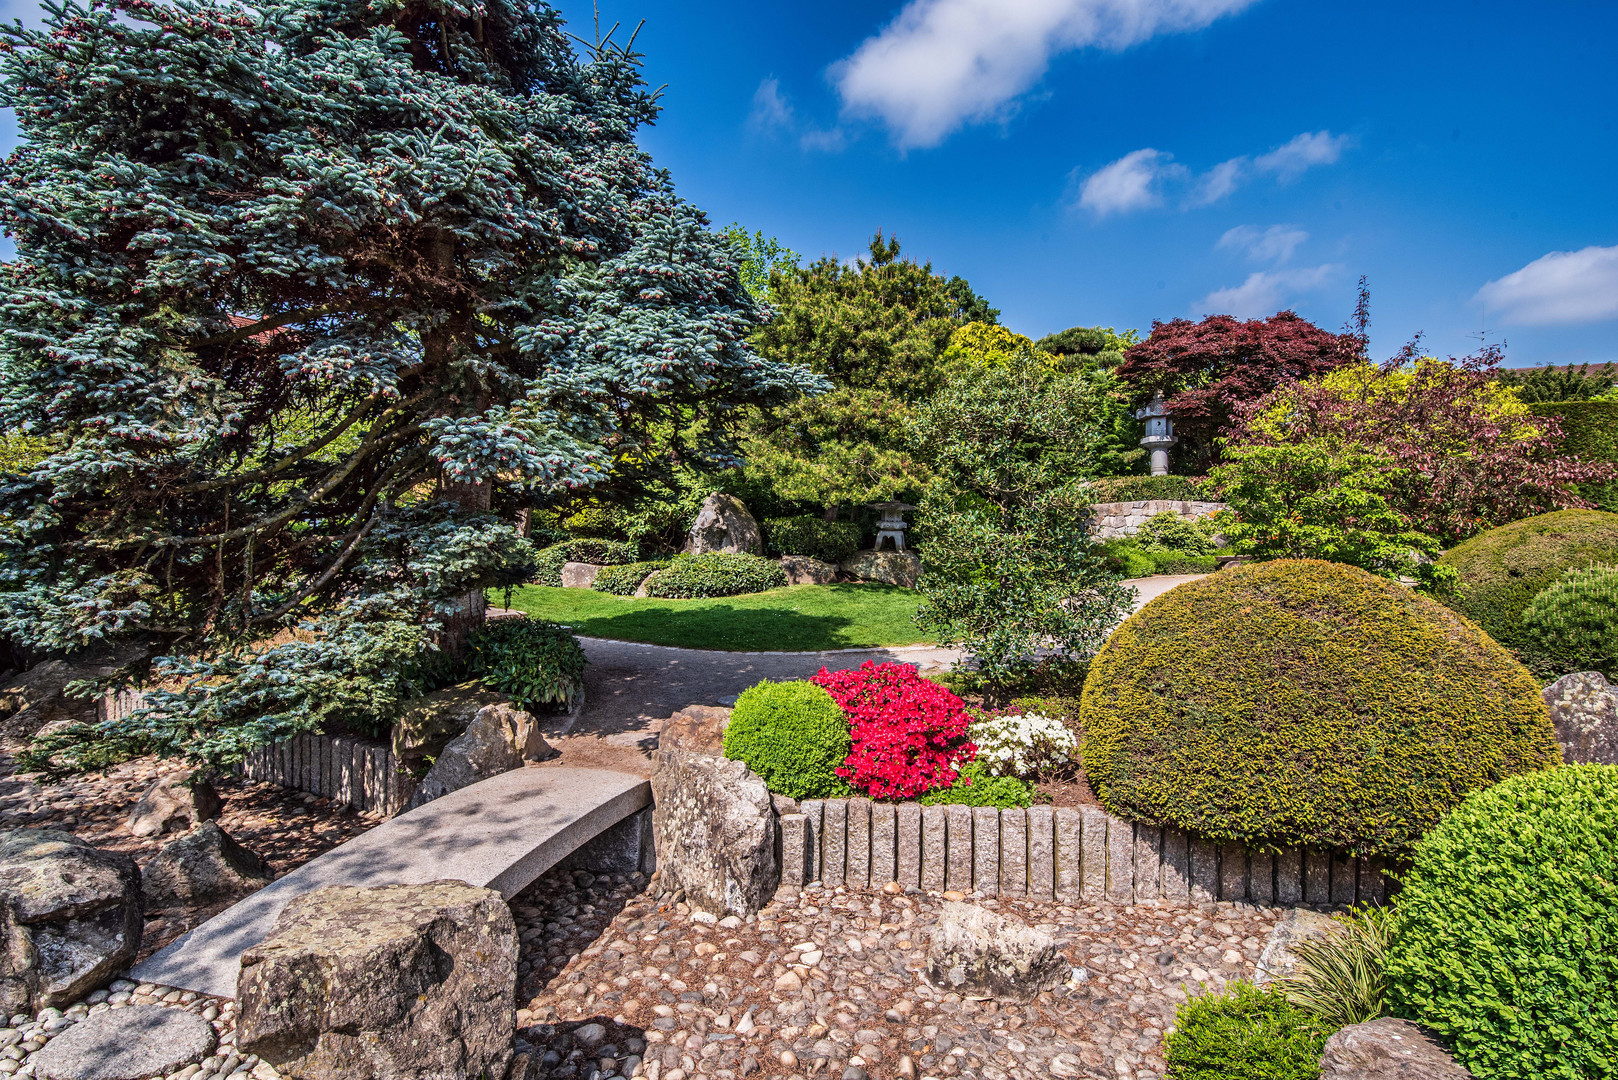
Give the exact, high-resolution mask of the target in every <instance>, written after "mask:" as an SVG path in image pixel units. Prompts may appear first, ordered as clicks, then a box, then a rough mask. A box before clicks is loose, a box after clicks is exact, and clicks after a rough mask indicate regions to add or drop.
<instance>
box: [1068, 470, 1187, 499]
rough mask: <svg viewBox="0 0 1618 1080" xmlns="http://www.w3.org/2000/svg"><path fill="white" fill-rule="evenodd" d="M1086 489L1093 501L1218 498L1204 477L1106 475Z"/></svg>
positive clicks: (1086, 484)
mask: <svg viewBox="0 0 1618 1080" xmlns="http://www.w3.org/2000/svg"><path fill="white" fill-rule="evenodd" d="M1084 490H1085V493H1086V494H1087V495H1089V496H1090V500H1091V501H1092V502H1098V503H1114V502H1144V501H1148V500H1152V499H1166V500H1170V501H1173V502H1198V501H1207V500H1210V499H1214V498H1217V495H1216V494H1215V492H1214V490H1213V485H1211V484H1209V483H1208V481H1207V478H1206V477H1201V476H1103V477H1102V478H1101V479H1099V480H1090V481H1087V482H1086V483H1085V485H1084Z"/></svg>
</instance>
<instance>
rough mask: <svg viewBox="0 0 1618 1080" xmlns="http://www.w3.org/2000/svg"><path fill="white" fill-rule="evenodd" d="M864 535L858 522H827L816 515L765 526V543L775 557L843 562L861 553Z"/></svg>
mask: <svg viewBox="0 0 1618 1080" xmlns="http://www.w3.org/2000/svg"><path fill="white" fill-rule="evenodd" d="M861 535H862V533H861V530H860V527H859V525H858V524H856V523H855V522H852V521H827V520H825V519H824V518H818V517H815V516H813V515H812V514H802V515H800V516H798V517H788V518H767V519H765V522H764V543H765V544H766V545H767V547H768V550H769V553H770V554H771V555H808V556H810V557H811V558H816V559H822V560H824V561H826V562H832V563H835V562H842V561H843V560H844V559H846V558H848V557H849V556H850V555H852V554H854V553H855V552H856V551H858V550H859V549H860V537H861Z"/></svg>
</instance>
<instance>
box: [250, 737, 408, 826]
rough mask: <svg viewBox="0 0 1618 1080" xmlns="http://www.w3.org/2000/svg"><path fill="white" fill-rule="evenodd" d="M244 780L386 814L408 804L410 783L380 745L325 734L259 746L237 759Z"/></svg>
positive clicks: (390, 813)
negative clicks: (242, 757) (240, 763)
mask: <svg viewBox="0 0 1618 1080" xmlns="http://www.w3.org/2000/svg"><path fill="white" fill-rule="evenodd" d="M241 774H242V775H243V776H245V777H246V778H247V779H249V780H258V781H261V782H263V783H266V784H279V785H281V786H282V787H288V788H292V789H294V790H296V791H307V792H309V793H311V794H313V795H324V796H326V797H327V798H331V799H336V800H337V801H338V802H341V803H347V804H348V805H349V806H352V807H354V808H355V809H356V810H365V811H369V812H371V813H373V814H381V815H383V816H384V817H392V816H393V815H394V814H397V813H399V812H400V811H402V810H403V809H404V808H405V807H407V806H409V805H410V796H411V795H413V794H415V791H416V781H415V779H414V778H413V777H411V776H410V775H409V774H408V773H405V772H403V771H402V770H400V768H399V763H398V759H397V758H395V757H394V756H393V748H392V747H390V746H388V745H386V744H385V743H376V742H368V741H366V740H363V739H355V738H348V737H344V736H330V735H298V736H295V737H293V738H291V739H287V740H286V741H284V742H279V743H276V744H275V745H274V746H266V747H262V748H260V749H258V750H255V751H253V752H252V753H250V754H248V755H247V757H246V758H245V759H244V760H243V761H242V767H241Z"/></svg>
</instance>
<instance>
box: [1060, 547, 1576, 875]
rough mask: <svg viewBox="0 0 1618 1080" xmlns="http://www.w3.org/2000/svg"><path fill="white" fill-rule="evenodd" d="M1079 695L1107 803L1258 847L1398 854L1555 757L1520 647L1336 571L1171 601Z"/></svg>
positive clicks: (1141, 617)
mask: <svg viewBox="0 0 1618 1080" xmlns="http://www.w3.org/2000/svg"><path fill="white" fill-rule="evenodd" d="M1082 701H1083V705H1082V710H1081V717H1080V719H1081V726H1082V727H1083V730H1084V747H1083V757H1084V767H1085V774H1086V776H1087V777H1088V779H1089V781H1090V784H1091V786H1092V787H1093V788H1094V789H1095V792H1096V794H1097V795H1098V796H1099V797H1100V799H1101V802H1102V804H1103V805H1105V806H1106V807H1107V809H1109V810H1111V811H1112V812H1113V813H1116V814H1119V815H1121V816H1123V817H1127V818H1133V819H1136V820H1147V821H1155V822H1161V823H1162V824H1165V825H1173V826H1175V827H1177V828H1182V829H1186V830H1188V831H1191V832H1193V833H1197V834H1199V835H1202V836H1208V837H1212V838H1215V839H1221V840H1237V841H1241V842H1243V843H1249V844H1268V845H1276V846H1288V845H1295V844H1305V845H1312V846H1319V847H1331V848H1345V849H1352V850H1356V851H1358V852H1361V853H1363V854H1369V855H1377V854H1397V853H1399V852H1402V851H1404V850H1406V849H1407V848H1408V847H1409V845H1410V844H1412V843H1414V842H1415V840H1416V839H1417V838H1418V837H1420V836H1421V835H1422V833H1424V832H1425V831H1426V830H1427V829H1429V828H1431V827H1432V826H1433V824H1434V823H1436V822H1437V821H1438V820H1439V819H1440V818H1441V817H1442V816H1443V815H1444V814H1445V813H1446V812H1448V811H1449V810H1450V809H1451V808H1452V807H1454V806H1455V805H1456V804H1457V803H1459V802H1460V801H1461V799H1463V798H1464V797H1465V796H1466V795H1467V794H1468V793H1469V792H1472V791H1475V790H1477V789H1478V788H1480V787H1486V786H1488V785H1489V784H1493V783H1497V782H1498V781H1500V780H1502V779H1504V778H1505V777H1507V776H1511V775H1514V774H1516V773H1520V772H1528V771H1533V770H1537V769H1544V768H1548V767H1550V766H1552V765H1554V764H1555V763H1556V762H1557V761H1559V760H1560V758H1561V754H1560V750H1559V748H1558V746H1557V743H1556V738H1555V734H1554V733H1553V731H1552V730H1551V724H1550V718H1549V716H1548V715H1547V714H1546V711H1545V705H1544V702H1543V701H1541V700H1540V694H1539V683H1538V681H1537V680H1536V679H1535V678H1534V677H1533V676H1532V675H1531V674H1529V672H1528V671H1527V670H1526V669H1524V668H1523V667H1522V665H1521V664H1519V663H1517V661H1516V660H1515V659H1514V658H1513V657H1512V656H1511V654H1510V653H1508V652H1507V651H1506V650H1504V649H1502V648H1501V647H1500V646H1498V645H1496V644H1495V643H1494V642H1493V641H1490V640H1489V639H1488V638H1487V637H1486V636H1485V635H1484V634H1483V633H1482V632H1480V631H1479V630H1478V628H1477V627H1475V626H1473V625H1472V624H1470V623H1468V622H1467V621H1466V620H1465V619H1462V618H1459V617H1458V616H1456V615H1455V614H1454V613H1453V612H1451V611H1450V610H1448V609H1447V608H1444V607H1442V606H1441V605H1439V604H1436V603H1434V602H1433V601H1431V600H1428V599H1427V598H1425V597H1423V596H1421V595H1419V594H1417V593H1414V592H1412V591H1411V590H1410V589H1408V588H1406V587H1405V586H1403V585H1400V584H1398V583H1397V582H1393V581H1389V580H1387V579H1385V578H1379V577H1375V576H1373V575H1371V574H1368V573H1366V572H1365V571H1363V570H1359V569H1356V568H1354V567H1351V566H1345V565H1342V564H1340V563H1329V562H1318V561H1313V560H1276V561H1274V562H1266V563H1253V564H1250V565H1247V566H1241V567H1237V568H1235V569H1230V570H1221V571H1220V572H1219V573H1217V574H1213V575H1211V576H1209V577H1205V578H1201V579H1199V580H1197V581H1191V582H1187V583H1185V584H1183V585H1180V586H1179V587H1178V588H1175V589H1172V590H1170V591H1169V592H1167V593H1164V594H1163V595H1162V596H1159V597H1158V598H1156V599H1155V600H1153V601H1152V602H1151V603H1149V604H1147V605H1146V606H1145V607H1144V608H1142V609H1141V610H1140V611H1139V612H1137V613H1136V614H1135V615H1133V616H1132V617H1130V619H1129V620H1128V621H1126V622H1125V623H1124V624H1123V626H1121V627H1119V629H1118V630H1117V631H1116V632H1115V633H1114V634H1113V635H1112V637H1111V638H1109V639H1108V641H1107V644H1106V645H1105V646H1104V647H1103V648H1102V649H1101V651H1100V652H1099V653H1097V654H1096V657H1095V660H1094V662H1093V663H1092V664H1091V667H1090V675H1089V678H1088V679H1087V680H1086V681H1085V686H1084V695H1083V699H1082Z"/></svg>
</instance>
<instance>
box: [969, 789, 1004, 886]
mask: <svg viewBox="0 0 1618 1080" xmlns="http://www.w3.org/2000/svg"><path fill="white" fill-rule="evenodd" d="M972 887H973V888H974V889H976V890H977V891H978V892H980V893H982V894H983V895H984V896H999V895H1000V811H998V810H996V809H995V808H994V807H992V806H975V807H973V808H972Z"/></svg>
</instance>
